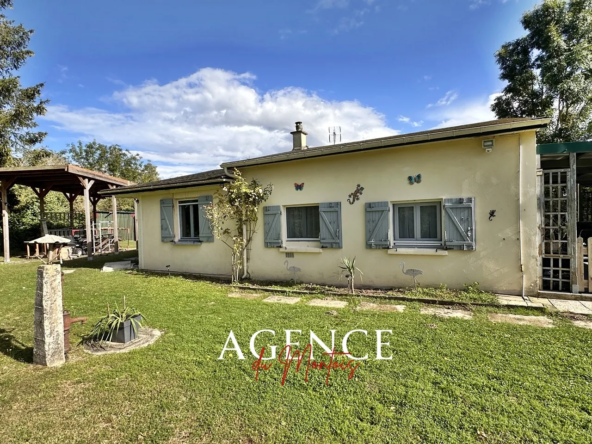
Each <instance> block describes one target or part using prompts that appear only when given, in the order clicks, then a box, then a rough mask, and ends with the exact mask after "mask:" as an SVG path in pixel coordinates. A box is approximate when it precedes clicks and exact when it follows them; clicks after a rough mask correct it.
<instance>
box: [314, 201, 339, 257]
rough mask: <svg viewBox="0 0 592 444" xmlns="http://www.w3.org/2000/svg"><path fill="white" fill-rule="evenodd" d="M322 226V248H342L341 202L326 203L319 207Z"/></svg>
mask: <svg viewBox="0 0 592 444" xmlns="http://www.w3.org/2000/svg"><path fill="white" fill-rule="evenodd" d="M319 219H320V224H321V248H342V242H341V202H325V203H322V204H320V205H319Z"/></svg>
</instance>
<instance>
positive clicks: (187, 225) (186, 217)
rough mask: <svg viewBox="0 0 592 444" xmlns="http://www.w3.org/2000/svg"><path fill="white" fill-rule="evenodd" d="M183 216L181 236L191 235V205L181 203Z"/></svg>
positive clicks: (181, 214)
mask: <svg viewBox="0 0 592 444" xmlns="http://www.w3.org/2000/svg"><path fill="white" fill-rule="evenodd" d="M179 208H180V216H181V223H180V225H181V237H191V207H190V206H189V205H179Z"/></svg>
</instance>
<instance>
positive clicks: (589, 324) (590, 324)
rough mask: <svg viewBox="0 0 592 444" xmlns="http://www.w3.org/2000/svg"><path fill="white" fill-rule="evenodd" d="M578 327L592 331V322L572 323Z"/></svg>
mask: <svg viewBox="0 0 592 444" xmlns="http://www.w3.org/2000/svg"><path fill="white" fill-rule="evenodd" d="M571 322H572V323H573V325H575V326H576V327H581V328H587V329H588V330H592V321H571Z"/></svg>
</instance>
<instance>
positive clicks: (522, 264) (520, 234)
mask: <svg viewBox="0 0 592 444" xmlns="http://www.w3.org/2000/svg"><path fill="white" fill-rule="evenodd" d="M518 145H519V147H520V148H519V151H518V238H519V239H520V273H521V274H522V299H523V300H524V301H525V302H529V301H530V300H527V298H526V289H525V282H524V260H523V258H524V246H523V242H522V136H521V135H520V134H518Z"/></svg>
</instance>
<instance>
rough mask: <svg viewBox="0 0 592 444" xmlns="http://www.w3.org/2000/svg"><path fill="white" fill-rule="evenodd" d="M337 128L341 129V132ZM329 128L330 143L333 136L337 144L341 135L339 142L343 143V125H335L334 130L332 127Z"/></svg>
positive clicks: (334, 142)
mask: <svg viewBox="0 0 592 444" xmlns="http://www.w3.org/2000/svg"><path fill="white" fill-rule="evenodd" d="M337 128H338V129H339V132H337ZM328 129H329V143H331V138H333V145H335V144H336V143H337V137H339V143H341V127H340V126H338V127H335V126H334V127H333V131H331V127H329V128H328Z"/></svg>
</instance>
